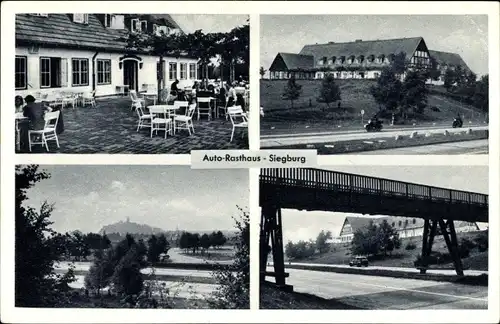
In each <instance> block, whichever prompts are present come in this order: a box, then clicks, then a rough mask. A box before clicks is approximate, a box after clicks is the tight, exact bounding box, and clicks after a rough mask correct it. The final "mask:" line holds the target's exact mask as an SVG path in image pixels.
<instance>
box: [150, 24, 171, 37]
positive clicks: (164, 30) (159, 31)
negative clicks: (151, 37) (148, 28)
mask: <svg viewBox="0 0 500 324" xmlns="http://www.w3.org/2000/svg"><path fill="white" fill-rule="evenodd" d="M168 32H169V31H168V27H167V26H160V25H157V24H154V25H153V34H156V35H158V36H162V35H168Z"/></svg>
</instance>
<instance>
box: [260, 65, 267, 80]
mask: <svg viewBox="0 0 500 324" xmlns="http://www.w3.org/2000/svg"><path fill="white" fill-rule="evenodd" d="M266 72H267V70H266V69H264V67H263V66H261V67H260V69H259V74H260V78H261V79H263V78H264V75H265V74H266Z"/></svg>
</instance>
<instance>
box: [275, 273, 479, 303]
mask: <svg viewBox="0 0 500 324" xmlns="http://www.w3.org/2000/svg"><path fill="white" fill-rule="evenodd" d="M269 271H272V269H271V268H269ZM286 271H287V272H288V273H289V274H290V277H289V279H288V283H289V284H291V285H293V288H294V291H297V292H302V293H308V294H313V295H316V296H319V297H322V298H325V299H333V298H334V299H336V300H338V301H340V302H342V303H344V304H348V305H352V306H356V307H360V308H364V309H379V310H404V309H487V308H488V288H487V287H484V286H472V285H462V284H457V283H450V282H437V281H426V280H415V279H400V278H392V277H379V276H367V275H356V274H344V273H334V272H320V271H311V270H299V269H290V268H287V269H286Z"/></svg>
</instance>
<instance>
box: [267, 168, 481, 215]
mask: <svg viewBox="0 0 500 324" xmlns="http://www.w3.org/2000/svg"><path fill="white" fill-rule="evenodd" d="M260 183H261V188H262V186H266V185H267V186H269V185H271V186H273V187H274V188H277V187H279V188H281V189H282V190H287V189H288V192H292V190H293V191H294V192H297V191H298V190H300V189H303V191H304V192H306V191H311V190H316V191H321V192H323V193H324V192H327V193H330V194H331V196H332V197H333V195H334V194H335V193H338V194H341V193H343V194H350V195H353V194H358V195H363V196H365V197H370V196H371V197H379V198H380V199H385V200H386V201H387V202H389V201H391V200H389V198H390V199H392V201H396V199H397V200H398V201H401V200H405V201H411V202H412V203H418V201H420V202H422V203H429V204H432V205H434V206H436V205H443V206H444V205H455V206H464V207H467V208H466V209H468V210H470V211H477V210H481V211H486V213H487V209H488V195H485V194H480V193H474V192H467V191H461V190H453V189H447V188H438V187H433V186H427V185H422V184H415V183H409V182H403V181H396V180H389V179H382V178H375V177H369V176H363V175H356V174H349V173H343V172H337V171H329V170H320V169H313V168H284V169H261V175H260ZM296 196H297V195H296ZM323 197H324V195H323ZM295 198H297V199H298V200H300V197H298V196H297V197H295ZM304 198H305V196H304ZM308 198H310V196H309V197H308ZM323 199H324V198H323ZM313 203H314V202H313V201H310V204H313ZM297 204H298V205H299V204H300V203H299V202H297ZM304 204H307V202H305V201H303V202H302V205H301V206H303V205H304ZM283 207H284V208H286V207H285V206H283ZM312 209H320V208H313V207H312ZM408 216H410V215H408ZM479 218H481V220H479ZM476 221H484V215H483V216H478V220H476Z"/></svg>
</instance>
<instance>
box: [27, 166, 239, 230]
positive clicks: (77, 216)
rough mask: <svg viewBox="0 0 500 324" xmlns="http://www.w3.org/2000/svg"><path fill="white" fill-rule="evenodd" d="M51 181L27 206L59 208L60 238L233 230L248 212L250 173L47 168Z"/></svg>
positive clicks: (158, 168)
mask: <svg viewBox="0 0 500 324" xmlns="http://www.w3.org/2000/svg"><path fill="white" fill-rule="evenodd" d="M41 168H42V169H44V170H46V171H47V172H48V173H50V174H51V178H50V179H46V180H43V181H41V182H39V183H37V184H36V185H35V186H34V187H33V188H31V189H29V191H28V198H29V200H28V202H27V204H28V205H29V206H32V207H34V208H37V209H38V208H39V206H40V205H41V203H42V202H43V201H45V200H47V202H49V203H55V210H54V212H53V214H52V217H51V220H52V221H53V222H54V224H53V225H52V228H53V229H55V230H56V231H58V232H62V233H64V232H67V231H73V230H80V231H82V232H84V233H86V232H97V231H99V230H100V229H101V228H102V226H104V225H108V224H111V223H115V222H118V221H125V220H126V219H127V217H129V218H130V221H131V222H136V223H143V224H148V225H150V226H153V227H159V228H161V229H164V230H175V229H176V228H178V229H179V230H191V231H204V230H234V229H235V227H234V225H235V223H234V220H233V219H232V217H236V218H238V217H239V216H240V213H239V211H238V209H237V205H238V206H240V207H242V208H244V209H245V210H247V211H248V208H247V207H248V195H249V189H248V170H243V169H230V170H196V169H191V168H190V167H189V166H137V165H135V166H125V165H118V166H115V165H83V166H82V165H50V166H49V165H44V166H41Z"/></svg>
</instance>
